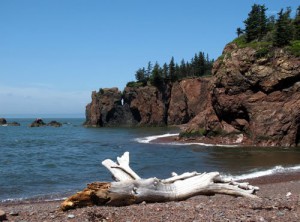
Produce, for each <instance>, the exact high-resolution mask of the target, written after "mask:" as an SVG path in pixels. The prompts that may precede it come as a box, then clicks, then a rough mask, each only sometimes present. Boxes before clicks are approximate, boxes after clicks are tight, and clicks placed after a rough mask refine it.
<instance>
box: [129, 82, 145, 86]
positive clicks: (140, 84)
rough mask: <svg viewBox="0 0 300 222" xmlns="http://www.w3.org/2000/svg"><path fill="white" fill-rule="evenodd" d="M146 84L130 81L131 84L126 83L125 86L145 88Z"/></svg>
mask: <svg viewBox="0 0 300 222" xmlns="http://www.w3.org/2000/svg"><path fill="white" fill-rule="evenodd" d="M146 84H147V83H145V82H135V81H131V82H128V83H127V84H126V86H127V87H142V86H145V85H146Z"/></svg>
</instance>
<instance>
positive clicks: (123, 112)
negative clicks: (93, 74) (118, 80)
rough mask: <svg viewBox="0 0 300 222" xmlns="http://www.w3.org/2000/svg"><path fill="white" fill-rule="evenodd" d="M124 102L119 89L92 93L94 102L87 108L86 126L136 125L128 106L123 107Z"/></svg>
mask: <svg viewBox="0 0 300 222" xmlns="http://www.w3.org/2000/svg"><path fill="white" fill-rule="evenodd" d="M122 100H123V98H122V93H121V92H120V91H119V90H118V89H117V88H111V89H100V90H99V92H98V93H97V92H96V91H94V92H92V102H91V103H89V104H88V105H87V106H86V122H85V123H84V125H86V126H93V127H97V126H98V127H99V126H100V127H103V126H132V125H135V124H136V122H135V120H134V118H133V116H132V114H131V112H130V110H129V107H128V105H126V104H125V105H122Z"/></svg>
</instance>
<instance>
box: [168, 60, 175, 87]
mask: <svg viewBox="0 0 300 222" xmlns="http://www.w3.org/2000/svg"><path fill="white" fill-rule="evenodd" d="M169 78H170V79H171V80H172V81H174V80H175V79H176V78H175V62H174V57H173V56H172V58H171V61H170V63H169Z"/></svg>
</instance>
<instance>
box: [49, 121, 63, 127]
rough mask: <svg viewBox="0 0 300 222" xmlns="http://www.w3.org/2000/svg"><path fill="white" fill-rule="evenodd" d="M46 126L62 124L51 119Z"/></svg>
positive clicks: (59, 125)
mask: <svg viewBox="0 0 300 222" xmlns="http://www.w3.org/2000/svg"><path fill="white" fill-rule="evenodd" d="M47 126H53V127H61V126H62V124H61V123H60V122H57V121H55V120H53V121H51V122H49V123H47Z"/></svg>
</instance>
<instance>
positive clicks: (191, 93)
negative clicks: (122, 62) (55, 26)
mask: <svg viewBox="0 0 300 222" xmlns="http://www.w3.org/2000/svg"><path fill="white" fill-rule="evenodd" d="M212 73H213V76H212V77H210V78H191V79H184V80H181V81H178V82H174V83H168V84H166V83H165V84H164V85H163V86H162V87H160V88H156V87H154V86H143V87H126V88H125V90H124V93H123V94H121V92H120V91H118V89H116V88H114V89H106V90H102V91H101V90H100V91H99V92H98V93H96V92H93V94H92V102H91V103H90V104H89V105H88V106H87V109H86V116H87V117H86V119H87V121H86V125H89V126H111V125H113V126H119V125H127V126H133V125H139V126H161V125H181V124H184V125H181V126H182V129H183V131H182V134H181V135H182V137H190V136H191V135H192V136H193V137H194V136H195V137H197V139H200V140H201V139H202V140H203V139H204V141H206V139H209V140H210V141H209V142H214V141H218V142H220V143H239V144H249V145H261V146H297V145H300V59H299V57H295V56H293V55H291V54H289V53H288V52H287V51H285V50H283V49H272V50H270V51H265V50H263V53H262V51H261V50H255V49H253V48H250V47H245V48H239V47H238V46H237V45H236V44H234V43H231V44H228V45H227V46H226V47H225V49H224V51H223V54H222V56H220V58H219V59H218V60H217V61H216V62H215V63H214V66H213V70H212ZM122 100H123V101H124V102H123V103H122Z"/></svg>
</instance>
